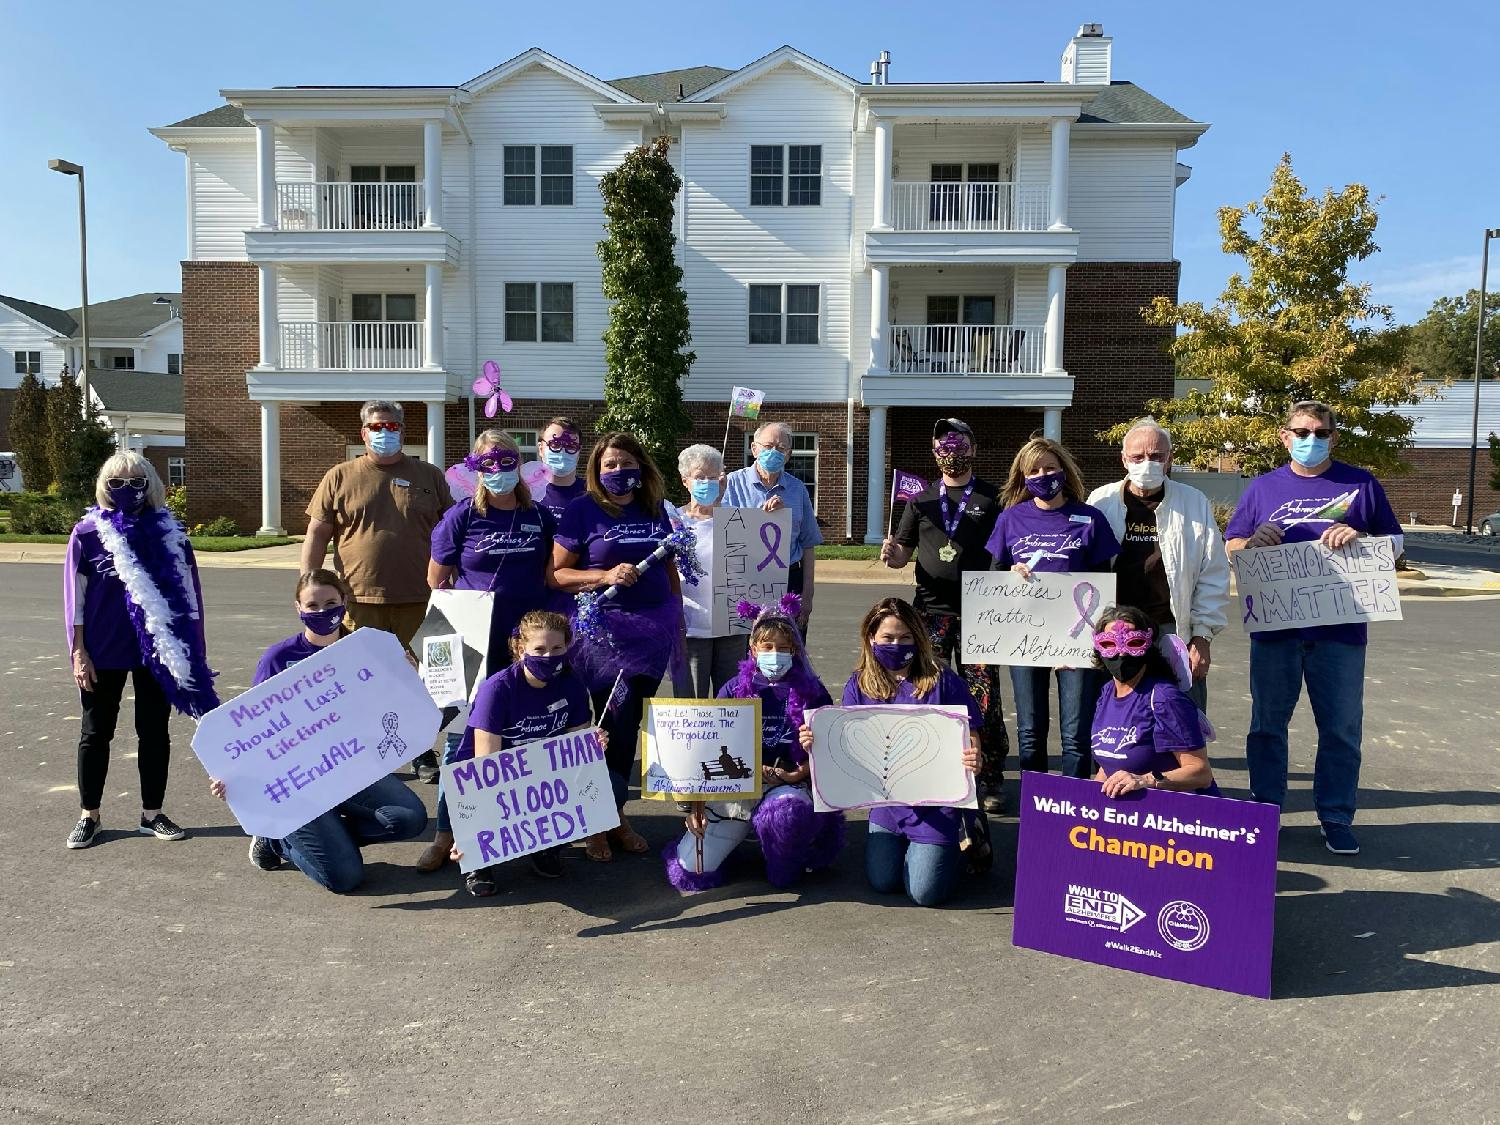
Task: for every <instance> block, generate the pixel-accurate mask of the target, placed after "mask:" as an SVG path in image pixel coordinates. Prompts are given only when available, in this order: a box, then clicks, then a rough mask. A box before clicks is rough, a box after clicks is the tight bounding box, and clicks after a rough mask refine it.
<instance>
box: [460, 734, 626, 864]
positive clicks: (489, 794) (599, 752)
mask: <svg viewBox="0 0 1500 1125" xmlns="http://www.w3.org/2000/svg"><path fill="white" fill-rule="evenodd" d="M443 792H444V794H445V795H446V796H447V799H448V815H449V817H450V818H452V821H453V839H454V842H455V843H456V844H457V846H458V848H459V850H460V851H462V852H463V859H462V860H461V861H460V863H459V866H460V867H461V868H462V869H463V870H464V871H474V870H477V869H478V868H481V867H488V866H489V865H490V864H493V863H504V862H505V861H506V860H508V859H515V858H516V857H517V856H523V855H530V854H531V853H532V852H539V851H543V850H544V849H546V848H552V847H556V846H557V845H558V844H566V843H568V842H569V841H572V840H580V839H582V838H583V837H585V836H589V835H592V834H593V833H595V832H607V831H609V829H611V828H617V827H619V824H620V813H619V810H618V809H616V808H615V796H614V790H613V789H612V788H611V787H610V783H609V768H608V767H607V766H606V765H605V764H604V747H603V746H601V745H600V744H599V731H598V730H597V729H595V728H589V729H588V730H575V731H568V732H567V733H564V734H559V735H555V736H554V737H552V738H543V739H538V740H537V741H536V742H527V743H524V744H522V745H520V746H513V747H510V748H509V749H506V750H500V751H497V752H496V753H494V754H486V755H484V756H483V757H477V758H470V759H469V760H467V761H462V762H453V763H450V764H448V765H445V766H444V767H443Z"/></svg>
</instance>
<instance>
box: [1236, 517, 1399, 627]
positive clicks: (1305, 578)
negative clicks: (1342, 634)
mask: <svg viewBox="0 0 1500 1125" xmlns="http://www.w3.org/2000/svg"><path fill="white" fill-rule="evenodd" d="M1234 576H1235V591H1236V596H1237V597H1238V599H1239V611H1240V623H1241V624H1242V625H1243V626H1244V629H1245V632H1247V633H1269V632H1272V631H1275V630H1277V629H1303V628H1308V627H1310V626H1314V625H1351V624H1364V623H1366V622H1369V621H1400V620H1401V595H1400V593H1399V592H1398V591H1397V588H1396V546H1395V543H1394V542H1393V541H1392V539H1391V537H1390V536H1389V535H1381V536H1375V537H1370V538H1366V537H1361V538H1359V539H1354V540H1351V541H1350V542H1348V543H1346V544H1344V546H1342V547H1339V548H1337V549H1335V548H1332V547H1325V546H1323V544H1322V543H1319V542H1318V541H1317V540H1316V539H1312V540H1308V541H1307V542H1303V543H1280V544H1278V545H1276V546H1275V547H1253V548H1249V549H1246V550H1242V551H1236V552H1235V554H1234Z"/></svg>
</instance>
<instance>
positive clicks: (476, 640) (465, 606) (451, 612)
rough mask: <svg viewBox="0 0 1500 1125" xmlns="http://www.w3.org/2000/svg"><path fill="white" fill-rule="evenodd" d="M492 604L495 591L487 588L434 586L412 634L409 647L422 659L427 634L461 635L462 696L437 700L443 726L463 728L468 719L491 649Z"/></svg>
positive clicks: (442, 635) (438, 635)
mask: <svg viewBox="0 0 1500 1125" xmlns="http://www.w3.org/2000/svg"><path fill="white" fill-rule="evenodd" d="M494 608H495V595H494V594H492V593H490V592H489V591H488V590H433V591H432V593H431V595H430V596H429V597H428V599H427V615H426V616H425V617H423V618H422V624H421V625H420V626H418V627H417V634H416V636H415V637H413V638H412V649H413V651H414V652H415V653H416V654H417V656H418V657H419V658H421V659H422V660H423V661H424V667H423V669H422V671H423V678H424V679H426V675H427V669H426V667H425V661H426V649H427V640H428V638H430V637H447V636H452V635H453V634H454V633H457V634H458V635H459V636H460V637H462V638H463V646H462V648H463V675H464V693H463V699H462V700H460V701H459V702H458V703H456V704H446V703H445V704H440V705H439V706H441V707H443V708H444V711H443V721H442V727H443V729H448V728H452V729H454V730H462V729H463V727H464V724H465V723H466V722H467V721H468V716H469V701H470V700H472V699H473V698H474V693H475V691H477V690H478V688H479V685H480V684H481V683H482V682H483V681H484V667H485V662H486V660H487V659H488V656H489V650H490V616H491V614H492V613H493V611H494Z"/></svg>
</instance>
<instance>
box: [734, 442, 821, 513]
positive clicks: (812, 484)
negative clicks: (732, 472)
mask: <svg viewBox="0 0 1500 1125" xmlns="http://www.w3.org/2000/svg"><path fill="white" fill-rule="evenodd" d="M754 438H755V435H754V434H753V433H751V432H749V431H747V432H746V433H745V438H744V445H745V464H746V465H753V464H754V463H755V458H754V457H753V456H752V455H751V453H750V443H751V442H752V441H753V440H754ZM786 467H787V470H788V471H789V472H790V473H791V474H792V476H794V477H796V478H797V479H798V480H800V481H801V482H802V483H803V484H805V485H806V486H807V495H808V498H809V499H810V500H811V501H812V506H813V512H814V513H816V512H817V510H818V435H817V434H814V433H805V432H800V431H797V430H793V431H792V452H791V453H790V454H789V455H788V456H787V459H786Z"/></svg>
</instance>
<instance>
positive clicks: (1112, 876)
mask: <svg viewBox="0 0 1500 1125" xmlns="http://www.w3.org/2000/svg"><path fill="white" fill-rule="evenodd" d="M1021 777H1022V782H1021V826H1020V833H1021V835H1020V844H1019V847H1018V851H1017V855H1016V897H1015V931H1014V936H1013V938H1012V941H1013V942H1014V944H1016V945H1019V946H1024V947H1025V948H1027V949H1040V950H1041V951H1042V952H1044V953H1056V954H1060V955H1061V956H1063V957H1074V958H1077V959H1078V960H1080V961H1093V962H1094V963H1095V964H1099V965H1109V966H1112V967H1113V968H1117V969H1130V970H1131V971H1133V972H1137V973H1147V974H1149V975H1151V976H1155V977H1166V978H1167V979H1169V980H1180V981H1184V982H1186V983H1188V984H1201V985H1205V986H1206V987H1208V988H1221V989H1223V990H1224V991H1226V992H1240V993H1243V994H1245V995H1246V996H1260V997H1269V996H1270V995H1271V937H1272V931H1273V922H1274V918H1275V908H1276V828H1277V820H1278V812H1277V809H1276V806H1275V805H1265V804H1257V803H1254V802H1250V801H1233V800H1230V799H1229V798H1227V797H1205V796H1201V795H1198V794H1193V793H1167V792H1162V791H1160V790H1144V791H1141V792H1137V793H1132V794H1130V795H1129V796H1128V797H1122V798H1118V799H1111V798H1109V797H1106V796H1105V795H1104V790H1103V788H1102V787H1101V786H1100V785H1099V784H1098V783H1097V782H1094V781H1081V780H1078V779H1075V778H1067V777H1054V776H1052V775H1050V774H1043V773H1023V774H1022V775H1021Z"/></svg>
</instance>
